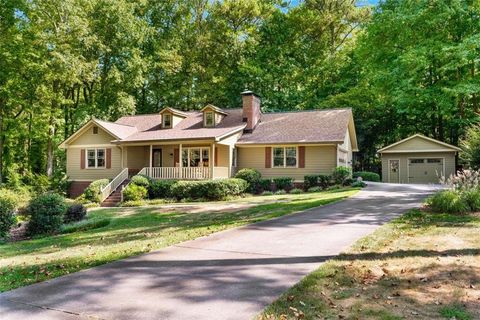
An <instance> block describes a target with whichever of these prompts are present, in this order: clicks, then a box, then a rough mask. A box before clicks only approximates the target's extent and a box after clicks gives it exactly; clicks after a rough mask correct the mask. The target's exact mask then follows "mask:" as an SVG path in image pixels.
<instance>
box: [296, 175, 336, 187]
mask: <svg viewBox="0 0 480 320" xmlns="http://www.w3.org/2000/svg"><path fill="white" fill-rule="evenodd" d="M331 181H332V178H331V177H330V176H327V175H322V174H310V175H306V176H304V177H303V184H304V185H303V187H304V189H305V190H308V189H310V188H312V187H321V188H323V189H326V188H328V187H329V186H330V185H331Z"/></svg>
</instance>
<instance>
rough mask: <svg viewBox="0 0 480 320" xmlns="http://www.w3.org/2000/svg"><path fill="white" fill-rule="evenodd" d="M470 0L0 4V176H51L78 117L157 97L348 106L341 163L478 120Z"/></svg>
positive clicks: (477, 45)
mask: <svg viewBox="0 0 480 320" xmlns="http://www.w3.org/2000/svg"><path fill="white" fill-rule="evenodd" d="M478 30H480V4H479V2H478V1H474V0H448V1H447V0H442V1H431V0H416V1H413V0H412V1H410V0H406V1H405V0H386V1H384V2H381V3H380V4H379V5H378V6H376V7H368V6H359V5H357V4H356V1H354V0H305V1H301V2H300V3H299V4H298V5H295V6H291V5H289V3H288V2H287V3H285V2H284V1H281V0H242V1H236V0H164V1H153V0H128V1H127V0H65V1H57V0H0V182H7V183H17V182H18V181H19V180H23V181H24V182H25V183H28V182H29V181H31V180H32V179H34V178H35V177H36V176H39V175H46V176H48V177H50V178H51V179H53V180H55V179H60V177H62V176H63V175H64V154H63V151H61V150H59V149H58V145H59V144H60V142H61V141H63V140H64V139H65V138H66V137H68V136H69V135H71V134H72V133H73V132H74V131H75V130H77V129H78V128H79V127H80V126H81V125H82V124H83V123H85V122H86V121H87V120H88V119H89V118H90V117H92V116H94V117H98V118H102V119H105V120H116V119H117V118H118V117H120V116H122V115H128V114H140V113H152V112H158V111H159V110H160V109H161V108H163V107H165V106H170V107H174V108H178V109H182V110H192V109H200V108H202V107H204V106H205V105H206V104H208V103H212V104H214V105H217V106H219V107H222V108H228V107H239V106H240V105H241V98H240V95H239V93H240V92H241V91H243V90H244V89H250V90H253V91H255V92H257V93H258V94H260V95H261V96H262V97H263V100H262V105H263V111H264V112H269V111H282V110H307V109H322V108H336V107H351V108H352V109H353V112H354V115H355V120H356V125H357V131H358V138H359V143H360V150H361V151H360V153H359V155H358V157H357V161H356V163H355V166H356V167H357V168H361V169H373V170H378V159H377V157H376V154H375V151H376V150H377V149H378V148H379V147H381V146H383V145H385V144H387V143H391V142H394V141H395V140H397V139H399V138H404V137H406V136H407V135H410V134H413V133H423V134H426V135H429V136H432V137H434V138H438V139H441V140H444V141H446V142H450V143H453V144H457V143H458V142H459V140H460V139H462V138H463V137H464V135H465V130H466V127H467V126H469V125H470V124H474V123H476V122H477V121H478V111H479V110H478V108H479V106H478V104H479V101H478V100H479V97H478V94H479V91H480V81H479V80H480V78H479V70H478V69H479V57H480V54H479V53H480V33H479V32H478Z"/></svg>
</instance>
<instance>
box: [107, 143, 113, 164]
mask: <svg viewBox="0 0 480 320" xmlns="http://www.w3.org/2000/svg"><path fill="white" fill-rule="evenodd" d="M111 167H112V148H108V149H107V169H110V168H111Z"/></svg>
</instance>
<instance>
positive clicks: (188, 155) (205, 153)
mask: <svg viewBox="0 0 480 320" xmlns="http://www.w3.org/2000/svg"><path fill="white" fill-rule="evenodd" d="M209 165H210V148H183V149H182V166H183V167H208V166H209Z"/></svg>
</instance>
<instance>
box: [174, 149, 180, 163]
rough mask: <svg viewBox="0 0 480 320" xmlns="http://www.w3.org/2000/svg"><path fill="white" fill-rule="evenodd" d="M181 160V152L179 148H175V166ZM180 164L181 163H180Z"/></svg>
mask: <svg viewBox="0 0 480 320" xmlns="http://www.w3.org/2000/svg"><path fill="white" fill-rule="evenodd" d="M179 161H180V154H179V150H178V149H173V166H174V167H175V166H177V163H179ZM179 166H180V164H179Z"/></svg>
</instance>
